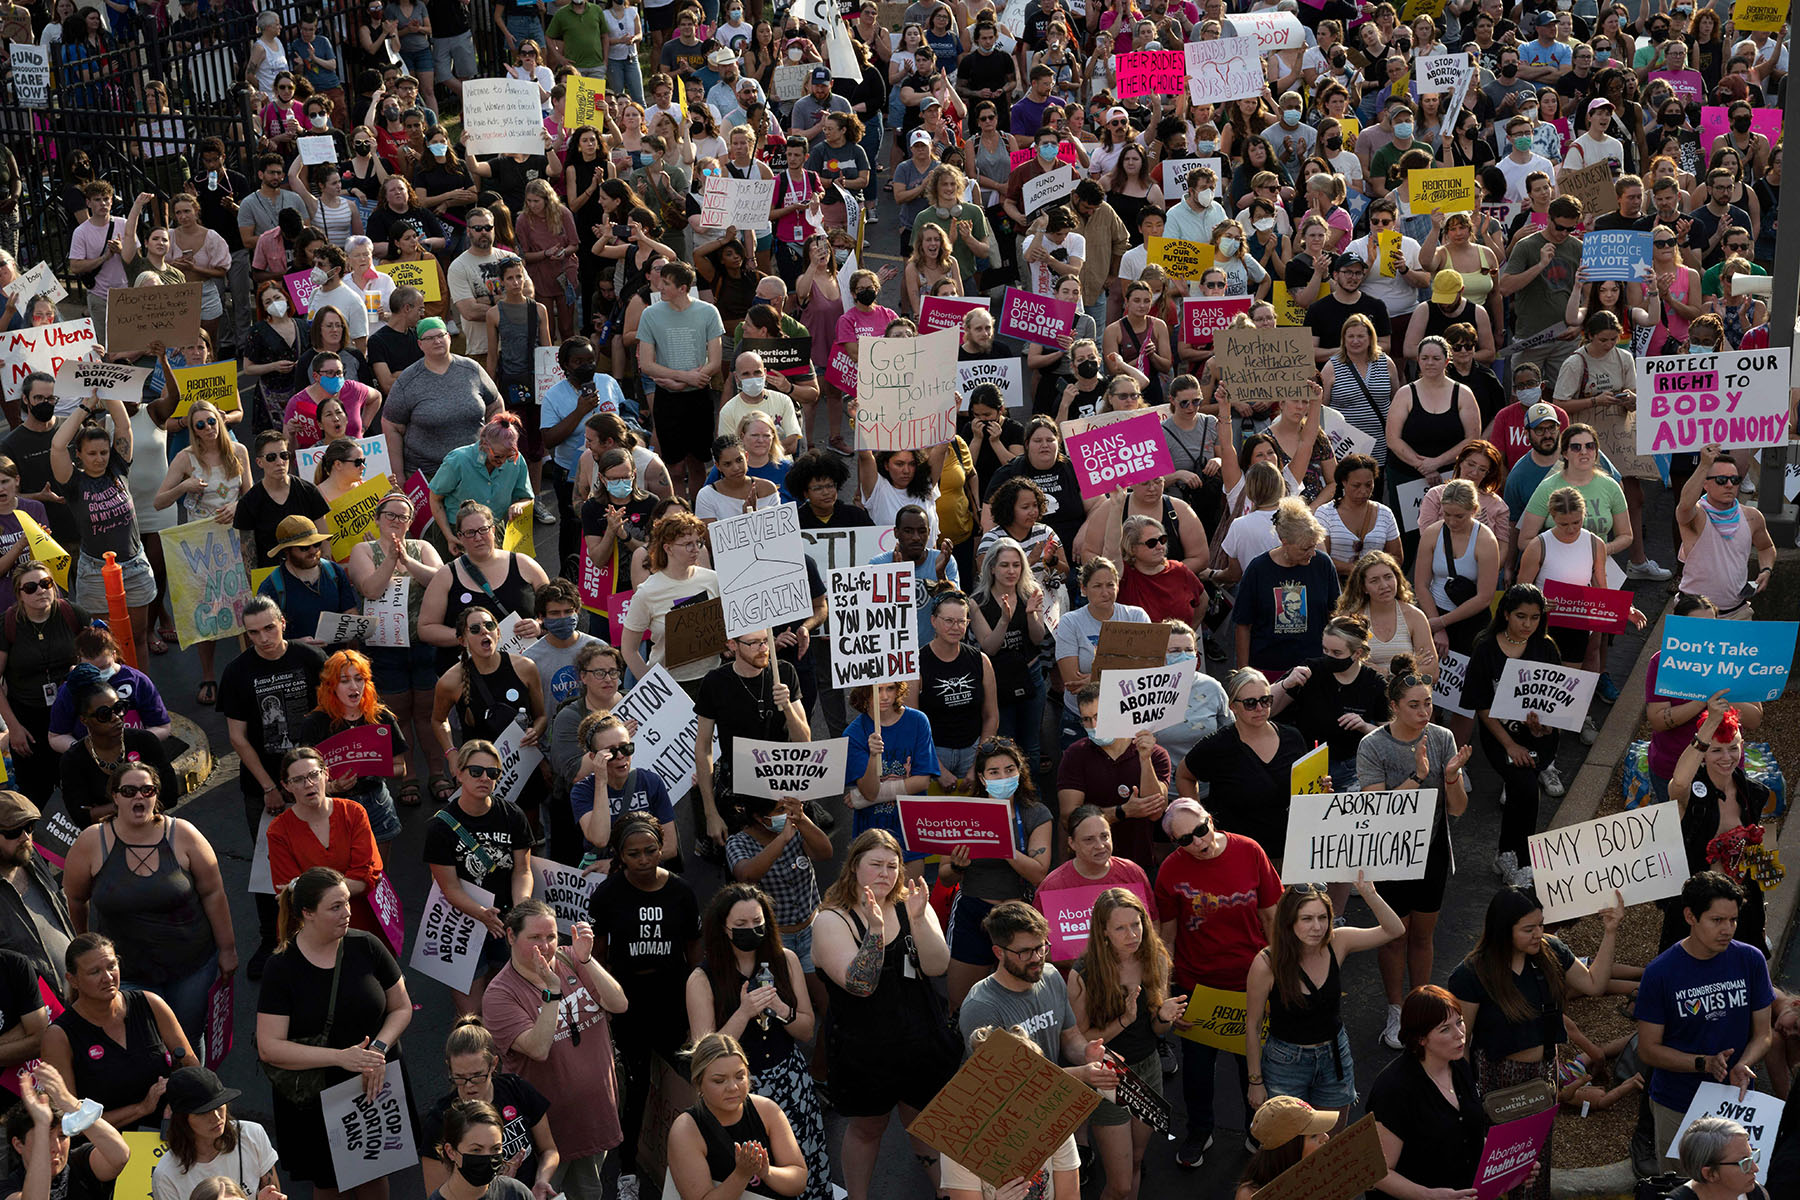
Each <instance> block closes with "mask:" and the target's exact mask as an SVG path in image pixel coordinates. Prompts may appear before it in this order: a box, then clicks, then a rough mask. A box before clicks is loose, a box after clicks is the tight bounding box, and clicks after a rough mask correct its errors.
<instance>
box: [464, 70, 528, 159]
mask: <svg viewBox="0 0 1800 1200" xmlns="http://www.w3.org/2000/svg"><path fill="white" fill-rule="evenodd" d="M462 123H463V133H464V135H465V145H466V146H467V147H468V152H469V154H470V155H471V156H475V155H488V154H542V153H543V152H544V108H543V103H542V101H541V100H540V99H539V97H538V85H537V82H536V81H535V80H531V79H511V78H507V79H471V80H469V81H468V82H467V83H465V84H464V85H463V106H462Z"/></svg>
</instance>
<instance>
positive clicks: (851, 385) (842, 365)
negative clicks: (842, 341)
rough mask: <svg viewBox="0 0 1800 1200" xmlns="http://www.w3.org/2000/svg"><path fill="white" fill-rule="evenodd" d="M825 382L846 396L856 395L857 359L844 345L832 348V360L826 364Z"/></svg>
mask: <svg viewBox="0 0 1800 1200" xmlns="http://www.w3.org/2000/svg"><path fill="white" fill-rule="evenodd" d="M825 382H826V383H829V384H830V385H831V386H832V387H834V388H836V389H837V390H838V391H840V392H842V393H844V395H846V396H854V395H856V360H855V359H854V358H851V357H850V354H849V352H848V351H847V350H845V349H844V348H843V347H842V346H833V347H832V348H831V361H830V362H829V363H826V364H825Z"/></svg>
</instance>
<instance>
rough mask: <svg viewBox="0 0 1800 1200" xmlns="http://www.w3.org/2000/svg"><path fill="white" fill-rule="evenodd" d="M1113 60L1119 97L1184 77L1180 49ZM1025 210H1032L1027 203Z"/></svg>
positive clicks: (1168, 89)
mask: <svg viewBox="0 0 1800 1200" xmlns="http://www.w3.org/2000/svg"><path fill="white" fill-rule="evenodd" d="M1295 24H1296V25H1298V24H1299V22H1295ZM1113 64H1114V66H1115V68H1116V69H1117V71H1118V84H1119V99H1121V100H1129V99H1131V98H1132V97H1133V96H1157V95H1161V96H1172V95H1174V94H1175V93H1176V92H1179V91H1180V90H1181V85H1182V83H1183V82H1184V81H1185V80H1186V78H1187V56H1186V55H1184V54H1183V53H1182V52H1181V51H1179V50H1131V51H1127V52H1126V53H1124V54H1115V55H1113ZM1025 211H1027V212H1030V211H1031V210H1030V208H1029V207H1027V209H1026V210H1025Z"/></svg>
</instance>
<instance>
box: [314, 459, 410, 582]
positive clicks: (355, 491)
mask: <svg viewBox="0 0 1800 1200" xmlns="http://www.w3.org/2000/svg"><path fill="white" fill-rule="evenodd" d="M393 490H394V484H393V481H392V480H390V479H389V478H388V477H387V476H386V475H377V476H375V477H374V478H373V479H365V480H363V481H362V482H361V483H359V484H357V485H356V486H355V487H353V488H351V489H350V490H349V491H347V492H345V493H344V494H343V495H341V496H339V497H338V498H337V500H335V501H334V502H333V503H332V505H331V511H330V512H328V513H326V514H325V524H326V526H327V528H329V529H330V530H331V557H332V558H333V559H335V560H336V561H338V562H343V561H344V560H345V559H347V558H349V557H350V551H352V550H354V549H356V544H357V543H358V542H362V541H368V540H370V539H372V538H373V537H374V536H375V509H376V507H377V506H378V505H380V503H381V498H382V497H383V496H385V495H387V494H388V493H389V492H391V491H393Z"/></svg>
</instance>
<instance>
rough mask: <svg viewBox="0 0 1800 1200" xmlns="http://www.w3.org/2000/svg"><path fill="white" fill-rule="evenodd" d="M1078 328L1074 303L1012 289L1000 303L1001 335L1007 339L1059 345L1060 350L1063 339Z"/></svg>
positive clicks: (1007, 291) (1044, 344)
mask: <svg viewBox="0 0 1800 1200" xmlns="http://www.w3.org/2000/svg"><path fill="white" fill-rule="evenodd" d="M1074 328H1075V305H1074V302H1073V301H1067V300H1057V299H1054V298H1053V297H1050V296H1039V295H1036V294H1035V293H1032V292H1022V291H1020V290H1019V289H1018V288H1012V287H1009V288H1007V289H1006V297H1005V299H1003V300H1002V301H1001V302H1000V329H999V334H1000V336H1001V337H1003V338H1013V339H1014V340H1017V341H1024V342H1036V343H1037V344H1038V345H1040V346H1055V347H1057V348H1059V349H1060V348H1061V346H1062V342H1061V340H1060V339H1062V338H1063V337H1066V336H1067V335H1068V334H1069V332H1070V331H1071V330H1072V329H1074Z"/></svg>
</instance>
